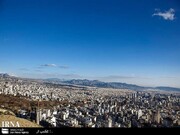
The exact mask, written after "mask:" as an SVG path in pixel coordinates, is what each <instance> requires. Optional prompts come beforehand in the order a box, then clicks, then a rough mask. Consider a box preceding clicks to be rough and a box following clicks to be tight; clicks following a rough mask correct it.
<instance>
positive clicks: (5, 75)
mask: <svg viewBox="0 0 180 135" xmlns="http://www.w3.org/2000/svg"><path fill="white" fill-rule="evenodd" d="M0 77H3V78H7V77H11V76H10V75H9V74H7V73H0Z"/></svg>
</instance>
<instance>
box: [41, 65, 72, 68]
mask: <svg viewBox="0 0 180 135" xmlns="http://www.w3.org/2000/svg"><path fill="white" fill-rule="evenodd" d="M42 67H57V68H61V69H68V68H69V67H68V66H64V65H61V66H59V65H56V64H43V65H41V66H40V67H39V68H42Z"/></svg>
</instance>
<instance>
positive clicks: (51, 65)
mask: <svg viewBox="0 0 180 135" xmlns="http://www.w3.org/2000/svg"><path fill="white" fill-rule="evenodd" d="M41 66H42V67H57V65H56V64H43V65H41Z"/></svg>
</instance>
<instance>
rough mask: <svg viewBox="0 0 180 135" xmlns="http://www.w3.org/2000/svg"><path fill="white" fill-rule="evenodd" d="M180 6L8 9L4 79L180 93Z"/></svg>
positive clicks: (2, 12)
mask: <svg viewBox="0 0 180 135" xmlns="http://www.w3.org/2000/svg"><path fill="white" fill-rule="evenodd" d="M179 5H180V2H179V1H177V0H172V1H170V0H165V1H163V2H162V1H160V0H159V1H155V0H151V1H150V0H149V1H141V2H139V3H138V2H136V1H131V0H128V1H116V0H114V1H110V0H105V1H104V0H103V1H102V0H98V1H95V0H92V1H83V0H78V1H73V0H68V1H57V0H53V1H49V0H43V1H42V0H38V1H37V0H36V1H35V0H32V1H23V0H17V1H7V0H2V1H0V50H1V53H0V72H4V73H9V74H11V75H16V76H20V77H29V78H62V79H63V78H64V79H95V80H96V79H97V80H100V81H107V82H126V83H131V84H137V85H141V86H172V87H180V84H179V81H180V72H179V69H180V62H179V59H180V53H179V52H180V38H179V35H180V25H179V24H180V22H179V15H180V7H179Z"/></svg>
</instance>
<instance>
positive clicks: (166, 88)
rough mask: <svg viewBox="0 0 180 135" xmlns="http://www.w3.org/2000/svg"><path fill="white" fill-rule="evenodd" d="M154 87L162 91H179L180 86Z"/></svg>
mask: <svg viewBox="0 0 180 135" xmlns="http://www.w3.org/2000/svg"><path fill="white" fill-rule="evenodd" d="M156 89H159V90H164V91H179V92H180V88H173V87H163V86H161V87H156Z"/></svg>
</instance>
